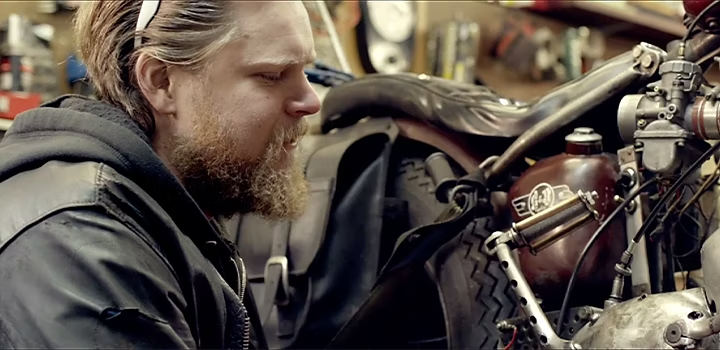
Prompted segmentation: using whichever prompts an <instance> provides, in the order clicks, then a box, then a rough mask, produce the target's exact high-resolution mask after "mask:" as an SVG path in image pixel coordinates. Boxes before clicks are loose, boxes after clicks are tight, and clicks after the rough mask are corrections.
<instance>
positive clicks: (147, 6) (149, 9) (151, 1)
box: [135, 0, 160, 49]
mask: <svg viewBox="0 0 720 350" xmlns="http://www.w3.org/2000/svg"><path fill="white" fill-rule="evenodd" d="M159 9H160V0H143V2H142V5H141V6H140V15H138V21H137V25H136V26H135V33H136V34H137V33H138V32H140V31H143V30H145V28H147V26H148V24H150V21H152V19H153V17H155V15H156V14H157V12H158V10H159ZM140 44H142V36H140V35H138V36H136V37H135V48H136V49H137V48H138V46H140Z"/></svg>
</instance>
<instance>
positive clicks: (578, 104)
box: [320, 0, 720, 349]
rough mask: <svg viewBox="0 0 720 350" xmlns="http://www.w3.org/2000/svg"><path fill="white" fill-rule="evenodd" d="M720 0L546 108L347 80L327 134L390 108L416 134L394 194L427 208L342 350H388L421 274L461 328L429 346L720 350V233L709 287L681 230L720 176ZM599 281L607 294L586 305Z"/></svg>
mask: <svg viewBox="0 0 720 350" xmlns="http://www.w3.org/2000/svg"><path fill="white" fill-rule="evenodd" d="M719 4H720V1H713V2H710V1H688V0H686V1H684V5H685V9H686V13H687V15H686V20H685V24H686V26H687V27H688V32H687V34H686V36H685V37H683V38H682V39H681V40H676V41H673V42H671V43H669V44H668V45H667V47H666V50H663V49H661V48H659V47H656V46H653V45H650V44H646V43H640V44H638V45H636V46H635V47H633V49H632V50H631V51H630V52H627V53H625V54H622V55H619V56H617V57H615V58H613V59H611V60H609V61H607V62H605V63H604V64H603V65H601V66H599V67H596V68H594V69H593V70H591V71H590V72H588V73H587V74H585V75H584V76H582V77H581V78H579V79H577V80H575V81H572V82H569V83H567V84H565V85H563V86H561V87H559V88H557V89H555V90H553V91H552V92H550V93H548V94H546V95H545V96H543V97H541V98H539V99H537V100H535V101H533V102H529V103H523V102H520V101H513V100H509V99H506V98H503V97H501V96H499V95H497V94H495V93H494V92H493V91H492V90H491V89H489V88H488V87H484V86H476V85H469V84H463V83H456V82H452V81H448V80H443V79H440V78H436V77H431V76H427V75H423V74H376V75H369V76H367V77H364V78H361V79H356V80H352V81H347V82H343V83H342V84H339V85H337V86H334V87H333V88H332V89H331V90H330V91H329V92H328V94H327V95H326V96H325V98H324V101H323V108H322V111H321V113H322V114H321V123H320V124H321V130H322V132H323V134H331V133H333V132H337V131H338V130H345V129H348V128H352V127H353V126H355V125H358V123H361V122H367V120H369V119H370V120H372V119H377V118H388V116H390V117H389V118H390V119H392V122H393V125H394V126H395V127H396V128H397V134H398V136H399V138H398V141H396V144H397V145H398V146H394V147H397V150H396V151H394V154H396V156H395V158H396V159H395V161H394V162H393V164H395V168H396V169H395V171H394V172H391V173H392V177H391V181H390V184H391V186H390V189H389V192H390V193H391V194H390V196H395V197H399V198H404V199H405V200H406V201H407V202H408V205H410V206H414V207H411V208H410V209H409V215H410V222H411V223H412V226H411V227H413V228H412V229H411V230H410V231H408V232H406V233H404V234H403V235H401V236H400V237H399V238H398V240H397V242H396V243H395V244H394V247H393V251H392V254H391V255H390V256H389V257H388V258H387V259H385V260H384V262H385V263H384V266H383V268H382V270H381V272H380V274H379V278H378V279H377V281H376V282H375V285H374V287H373V290H372V294H371V296H370V298H369V299H368V300H369V301H368V302H366V303H365V304H363V305H362V307H360V308H359V310H358V312H357V313H356V314H355V315H354V316H353V317H352V319H351V320H350V321H349V322H347V323H346V324H345V326H344V327H343V329H342V330H341V331H340V332H339V333H338V335H337V336H336V337H335V338H334V340H333V341H332V342H331V343H330V347H338V348H340V347H348V346H351V347H356V348H357V347H375V346H379V347H388V346H387V343H384V344H385V345H383V343H382V342H383V341H385V337H386V336H388V334H389V333H390V332H391V331H387V330H383V329H384V328H388V327H390V328H389V329H394V327H395V328H396V327H397V325H396V324H393V323H392V322H397V318H394V317H389V318H388V319H390V321H383V317H381V316H379V315H382V314H383V312H385V313H386V314H387V312H388V310H389V309H388V307H390V306H391V305H393V304H395V303H400V302H401V301H402V300H401V299H402V298H398V297H397V296H395V297H388V295H391V294H393V293H394V294H398V291H399V290H402V289H399V288H402V285H403V284H404V283H405V282H407V281H409V279H408V278H409V277H407V276H408V275H412V273H411V272H409V271H411V270H412V269H410V267H414V268H415V270H416V271H417V270H418V269H419V270H422V273H421V274H426V277H427V279H429V280H430V281H431V282H432V283H431V284H432V285H434V286H435V287H436V288H437V296H436V297H437V298H439V299H441V305H442V308H441V310H440V311H439V312H437V311H435V312H431V311H428V312H426V314H432V315H433V317H435V316H438V314H439V315H440V317H441V318H442V319H444V322H443V324H442V325H440V326H439V327H440V328H442V332H441V333H444V336H442V337H440V340H437V339H435V342H432V339H431V338H433V337H431V336H430V335H427V334H425V339H424V340H422V341H417V342H414V343H413V344H414V345H415V346H418V347H421V346H422V345H421V344H425V345H427V344H432V345H427V346H428V347H438V346H443V347H445V346H447V347H450V348H455V347H462V348H467V347H479V348H487V347H496V346H503V347H504V348H506V349H510V348H530V347H533V348H551V349H554V348H571V349H580V348H631V347H632V348H635V347H650V348H676V349H679V348H691V347H707V346H712V345H713V344H715V342H716V341H717V336H716V335H717V334H718V333H720V323H719V321H720V318H718V317H720V316H717V314H716V307H715V300H717V298H718V297H720V283H719V282H720V281H718V277H717V276H718V272H719V271H717V270H718V269H720V264H719V263H720V261H718V260H719V259H720V257H717V254H716V252H717V250H718V249H720V247H718V246H719V245H720V238H718V235H713V234H701V233H700V231H702V230H707V225H697V226H698V227H697V228H696V229H695V230H694V234H695V236H693V237H692V239H690V241H693V240H695V241H698V242H696V243H694V244H693V248H694V249H693V251H692V254H688V255H694V256H695V257H696V258H697V260H699V262H698V265H699V268H700V269H701V270H702V272H703V273H702V275H703V277H704V278H703V281H701V282H698V281H696V282H698V283H699V284H701V285H698V286H690V288H683V289H682V290H675V289H676V287H675V283H674V280H675V279H674V274H675V272H676V271H677V268H676V266H677V265H678V263H677V262H676V259H677V256H676V254H674V253H675V252H674V250H675V249H674V248H675V245H676V244H677V242H684V243H683V244H685V245H687V244H688V243H687V241H688V240H687V239H685V240H683V239H682V237H680V236H682V235H680V234H678V232H680V226H682V223H683V222H687V221H688V220H689V221H693V222H695V221H699V220H698V218H699V217H700V216H702V215H703V214H702V212H701V211H700V209H697V208H696V204H697V201H698V200H699V198H700V196H701V195H702V194H703V193H704V192H706V191H707V190H708V189H709V188H710V187H711V185H712V183H713V182H717V179H718V174H719V172H718V171H717V169H716V171H715V172H714V173H713V174H712V175H711V176H709V177H707V178H706V179H704V181H703V179H702V178H701V177H700V175H699V171H698V170H699V168H700V166H701V165H702V164H703V163H704V162H705V161H706V160H707V159H708V158H710V157H712V156H715V157H716V158H717V157H718V150H719V149H720V143H715V144H712V145H710V144H709V143H708V142H707V141H713V140H718V139H720V108H719V107H720V104H719V103H720V102H718V100H719V99H720V87H716V86H712V85H710V84H709V83H708V82H707V81H706V80H705V79H704V77H703V72H705V71H706V70H707V69H709V68H710V67H711V66H712V65H713V63H714V58H715V57H716V55H718V54H720V35H719V34H720V31H718V26H717V22H716V18H717V16H718V15H720V6H718V5H719ZM608 116H615V121H614V122H612V123H610V122H608ZM588 127H589V128H588ZM561 136H566V137H564V138H563V137H561ZM541 142H543V147H542V149H540V148H538V147H537V146H538V145H539V144H540V143H541ZM478 145H482V147H478ZM562 148H565V151H564V152H562V151H560V150H561V149H562ZM608 151H610V152H613V153H615V155H614V156H612V155H611V156H608V154H607V152H608ZM428 153H429V154H428ZM558 153H562V154H558ZM526 157H531V158H535V159H540V160H539V161H537V162H536V163H535V164H534V165H532V166H530V165H529V164H527V162H526V161H524V160H526ZM418 184H420V185H418ZM428 184H429V185H428ZM649 208H652V210H649ZM690 231H693V230H690ZM458 232H460V233H459V234H458ZM703 236H704V237H703ZM581 246H582V247H583V248H582V249H579V247H581ZM700 246H702V250H701V251H700V252H698V250H699V249H695V248H699V247H700ZM588 259H590V260H591V261H590V264H585V265H584V263H585V262H586V260H588ZM548 265H549V266H550V267H549V268H546V269H543V266H548ZM583 265H584V266H583ZM418 267H420V268H418ZM681 271H682V269H681ZM398 281H400V282H398ZM628 281H631V283H627V282H628ZM391 284H393V287H392V288H391V287H388V286H389V285H391ZM581 285H584V290H585V291H593V289H595V293H590V292H587V293H583V294H587V295H584V298H582V297H581V298H579V299H573V298H572V292H573V290H574V288H575V287H576V286H581ZM598 286H603V287H598ZM685 287H688V284H687V283H686V285H685ZM405 288H407V286H405ZM405 290H407V289H405ZM558 290H564V293H557V291H558ZM537 291H540V292H539V293H537V294H538V295H539V297H538V295H536V292H537ZM598 293H599V294H604V296H605V297H604V298H603V299H604V300H601V301H600V302H599V303H598V300H597V295H598ZM400 294H402V293H400ZM554 294H559V295H562V296H563V297H562V298H557V297H556V296H555V295H554ZM608 295H609V297H608ZM404 296H405V297H407V296H408V294H407V293H405V294H404ZM554 297H555V298H554ZM415 302H417V300H415ZM583 303H591V304H593V305H583ZM572 305H575V306H572ZM426 309H427V310H430V309H431V308H426ZM558 309H559V311H557V310H558ZM421 314H422V312H421ZM429 318H430V317H427V318H423V319H424V320H427V319H429ZM419 323H420V324H422V323H423V322H419ZM371 324H372V325H371ZM422 329H423V331H420V332H417V333H422V332H428V331H426V329H425V328H422ZM428 333H432V334H433V335H436V333H437V331H436V330H435V331H433V332H428ZM378 334H381V335H380V336H378ZM439 344H442V345H439Z"/></svg>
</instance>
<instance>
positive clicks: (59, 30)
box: [0, 1, 75, 93]
mask: <svg viewBox="0 0 720 350" xmlns="http://www.w3.org/2000/svg"><path fill="white" fill-rule="evenodd" d="M40 6H41V1H3V2H2V6H0V22H4V21H6V20H7V19H8V17H9V16H10V15H11V14H19V15H22V16H25V17H27V18H28V19H30V20H31V21H33V22H35V23H38V24H39V23H46V24H49V25H51V26H53V27H54V28H55V34H54V39H53V40H52V42H51V49H52V51H53V57H54V59H55V62H57V63H58V69H57V71H58V86H59V87H60V90H61V92H63V93H67V92H70V86H69V85H68V84H67V82H66V81H67V79H66V74H65V67H64V64H63V62H65V60H66V59H67V57H68V55H70V54H72V53H74V52H75V45H74V39H73V33H72V14H73V13H72V12H58V13H54V14H47V13H41V12H40V11H38V9H39V7H40Z"/></svg>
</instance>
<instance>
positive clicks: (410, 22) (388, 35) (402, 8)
mask: <svg viewBox="0 0 720 350" xmlns="http://www.w3.org/2000/svg"><path fill="white" fill-rule="evenodd" d="M367 8H368V15H369V19H370V24H371V25H372V26H373V28H374V29H375V31H377V33H378V34H380V36H381V37H382V38H383V39H385V40H387V41H391V42H395V43H399V42H403V41H405V40H407V39H409V38H410V36H412V34H413V31H414V30H415V7H414V4H413V3H412V1H368V2H367Z"/></svg>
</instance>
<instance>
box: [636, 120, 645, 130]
mask: <svg viewBox="0 0 720 350" xmlns="http://www.w3.org/2000/svg"><path fill="white" fill-rule="evenodd" d="M645 125H647V122H646V121H645V119H640V120H638V121H637V126H638V127H640V128H644V127H645Z"/></svg>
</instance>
